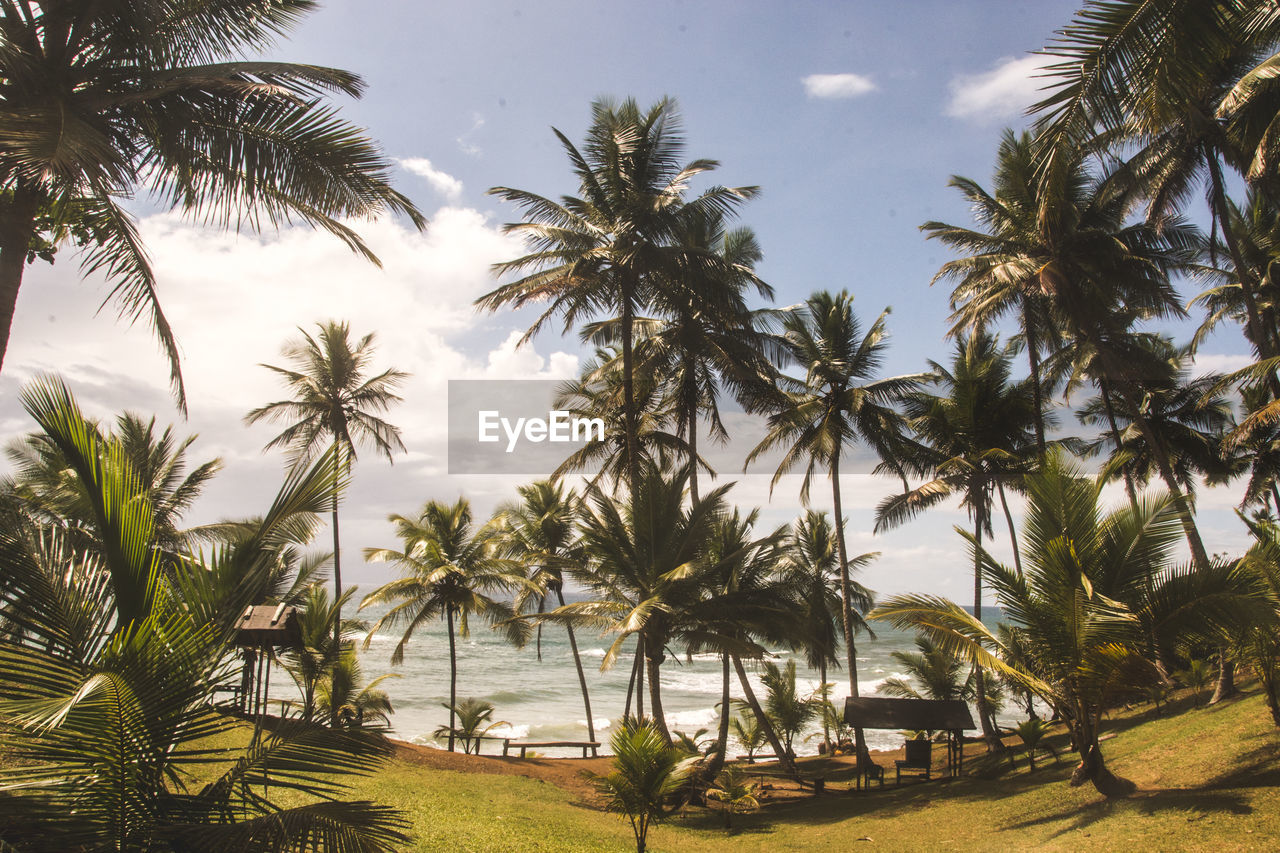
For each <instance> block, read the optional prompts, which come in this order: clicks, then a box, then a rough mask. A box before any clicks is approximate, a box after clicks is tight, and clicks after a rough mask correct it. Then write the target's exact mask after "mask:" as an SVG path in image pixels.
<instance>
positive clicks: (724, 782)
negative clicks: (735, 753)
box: [707, 764, 760, 829]
mask: <svg viewBox="0 0 1280 853" xmlns="http://www.w3.org/2000/svg"><path fill="white" fill-rule="evenodd" d="M759 789H760V783H759V782H755V781H752V780H751V779H749V778H748V777H747V774H746V773H745V772H744V771H743V770H742V769H741V768H739V767H736V766H734V765H732V764H730V765H728V766H727V767H725V768H724V769H723V770H721V771H720V775H719V776H717V777H716V780H715V782H713V783H712V785H711V787H710V788H708V789H707V798H708V799H712V800H716V801H717V802H719V803H721V804H722V805H723V809H724V828H725V829H733V815H734V813H741V812H750V811H755V810H756V809H758V808H760V799H759V798H758V797H757V796H756V793H757V791H759Z"/></svg>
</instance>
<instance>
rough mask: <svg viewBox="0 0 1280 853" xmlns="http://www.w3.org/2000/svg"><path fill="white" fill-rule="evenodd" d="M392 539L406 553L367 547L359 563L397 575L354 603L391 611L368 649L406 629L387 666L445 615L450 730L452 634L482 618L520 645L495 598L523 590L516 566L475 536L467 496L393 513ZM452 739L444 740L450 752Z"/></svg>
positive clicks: (488, 535) (454, 680) (454, 663)
mask: <svg viewBox="0 0 1280 853" xmlns="http://www.w3.org/2000/svg"><path fill="white" fill-rule="evenodd" d="M389 520H390V521H391V522H392V524H394V525H395V527H396V535H397V536H398V537H399V538H400V539H401V541H403V542H404V548H403V549H402V550H400V551H395V550H392V549H390V548H366V549H365V552H364V556H365V559H366V560H368V561H370V562H374V563H383V562H385V563H392V564H393V565H395V566H396V567H398V568H399V569H400V570H401V572H402V576H401V577H400V578H399V579H397V580H393V581H391V582H390V583H386V584H383V585H382V586H380V587H378V588H377V589H376V590H374V591H373V592H371V593H369V594H368V595H366V596H365V597H364V599H363V600H362V601H361V602H360V608H361V609H362V610H363V609H364V608H366V607H371V606H376V605H390V609H389V610H388V611H387V612H386V613H385V614H383V615H382V616H381V617H380V618H379V619H378V621H376V622H374V623H373V627H372V628H371V629H370V630H369V633H368V635H367V636H366V637H365V641H364V647H365V648H366V649H368V648H369V644H370V643H371V642H372V641H373V636H374V635H375V634H377V633H378V632H379V631H381V630H382V629H383V628H397V627H400V626H404V633H403V634H402V635H401V636H400V640H399V642H397V643H396V647H395V650H394V651H392V653H391V663H392V664H399V663H402V662H403V661H404V653H405V647H406V646H408V644H409V640H410V639H411V638H412V637H413V634H414V631H416V630H417V629H418V628H419V627H421V626H422V625H423V624H425V623H426V622H427V621H429V620H431V619H438V618H440V617H441V616H443V617H444V619H445V623H446V625H447V626H448V632H449V728H450V729H451V730H452V729H454V728H456V726H455V717H456V713H457V712H456V709H457V705H458V653H457V648H456V641H455V637H454V635H455V625H456V633H457V634H460V635H461V636H462V637H463V638H464V639H465V638H466V637H469V636H470V635H471V631H470V618H471V617H472V616H480V617H483V618H484V619H485V620H486V621H488V622H489V624H490V625H492V626H494V627H495V629H497V630H500V631H502V633H503V634H504V635H505V636H506V638H507V639H508V640H509V641H511V642H512V643H515V644H516V645H521V644H523V643H524V641H525V639H526V637H527V635H528V627H527V625H526V624H525V623H523V622H521V621H519V620H517V619H514V618H513V617H514V616H515V611H513V610H512V608H511V605H510V604H508V603H507V602H506V601H503V600H499V599H497V598H494V597H493V595H494V594H498V593H508V592H510V591H512V590H514V589H518V588H520V587H522V586H524V585H525V584H526V581H525V579H524V577H523V575H521V574H520V572H519V569H518V567H516V566H514V565H513V564H512V563H510V562H509V561H507V560H504V559H502V558H500V557H498V556H496V553H495V551H496V549H495V547H494V543H493V534H492V531H490V530H488V529H485V528H482V529H480V530H478V531H477V530H473V525H472V520H471V505H470V504H469V503H468V502H467V500H466V499H465V498H459V499H458V501H457V503H454V504H446V503H442V502H440V501H427V503H426V505H425V506H423V508H422V510H421V511H420V512H419V513H418V515H417V517H416V518H406V517H405V516H402V515H392V516H391V517H390V519H389ZM455 740H456V738H455V736H454V735H453V734H452V733H451V734H450V735H449V751H450V752H452V751H453V747H454V742H455Z"/></svg>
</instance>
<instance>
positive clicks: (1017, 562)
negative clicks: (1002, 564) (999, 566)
mask: <svg viewBox="0 0 1280 853" xmlns="http://www.w3.org/2000/svg"><path fill="white" fill-rule="evenodd" d="M996 490H997V491H998V492H999V494H1000V507H1001V508H1002V509H1003V510H1004V523H1005V524H1007V525H1008V526H1009V542H1010V544H1012V545H1013V567H1014V568H1015V569H1016V570H1017V572H1018V576H1019V577H1022V557H1021V555H1020V554H1019V549H1018V532H1017V530H1016V529H1015V528H1014V524H1013V513H1011V512H1009V501H1008V500H1006V499H1005V496H1004V483H1002V482H1001V481H999V480H996Z"/></svg>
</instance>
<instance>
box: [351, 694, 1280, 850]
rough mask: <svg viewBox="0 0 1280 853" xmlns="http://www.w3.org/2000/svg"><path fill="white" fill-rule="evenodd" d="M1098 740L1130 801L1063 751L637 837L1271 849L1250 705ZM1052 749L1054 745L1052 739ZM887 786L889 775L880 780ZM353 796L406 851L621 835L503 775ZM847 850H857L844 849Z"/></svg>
mask: <svg viewBox="0 0 1280 853" xmlns="http://www.w3.org/2000/svg"><path fill="white" fill-rule="evenodd" d="M1111 730H1112V731H1115V732H1116V736H1115V737H1114V738H1111V739H1109V740H1107V741H1106V742H1105V743H1104V744H1103V748H1104V752H1105V755H1106V757H1107V761H1108V764H1109V765H1110V766H1111V768H1112V769H1113V770H1114V771H1115V772H1116V773H1118V774H1120V775H1122V776H1126V777H1128V778H1130V779H1133V780H1134V781H1135V782H1137V783H1138V786H1139V789H1140V790H1139V792H1138V793H1137V794H1136V795H1135V796H1133V797H1131V798H1129V799H1127V800H1123V801H1117V802H1107V801H1106V800H1105V799H1103V798H1102V797H1101V796H1099V795H1098V794H1097V793H1096V792H1094V791H1093V789H1092V788H1090V787H1082V788H1071V787H1069V786H1068V785H1067V782H1066V780H1067V777H1068V775H1069V774H1070V770H1071V767H1072V764H1073V761H1072V760H1071V758H1070V757H1069V756H1066V755H1064V756H1063V759H1062V761H1061V762H1060V763H1057V764H1055V763H1054V762H1053V760H1052V759H1051V758H1050V759H1047V761H1046V762H1045V763H1044V764H1043V766H1041V762H1040V761H1039V760H1038V761H1037V767H1038V769H1037V770H1036V772H1035V773H1030V772H1029V771H1028V770H1027V764H1026V760H1025V758H1020V759H1019V761H1018V767H1017V769H1016V770H1012V771H1005V772H1004V773H1003V774H1001V775H1000V776H998V777H997V778H994V779H978V778H965V779H962V780H958V781H954V782H933V783H928V784H916V785H904V786H903V787H902V788H894V787H893V785H892V783H890V785H889V786H887V787H886V788H884V789H883V791H881V790H879V789H877V790H875V791H874V792H873V793H871V794H869V795H868V794H862V795H852V794H845V793H842V792H841V793H829V794H827V795H824V796H822V797H820V798H813V799H807V800H803V801H799V802H794V803H790V804H779V805H775V806H772V807H770V808H768V809H766V810H764V811H763V812H760V813H757V814H755V815H747V816H741V817H738V818H736V819H735V831H734V832H733V833H732V834H729V833H726V831H725V830H724V829H722V828H721V826H722V824H721V818H720V816H719V815H717V814H711V813H708V812H706V811H703V810H701V809H691V810H690V811H689V812H687V813H686V814H683V815H680V816H676V817H674V818H671V819H670V820H668V821H667V822H666V823H664V824H662V825H660V826H658V827H656V828H655V829H654V830H653V832H652V834H651V836H650V848H651V849H652V850H655V851H663V850H667V851H674V850H699V851H701V850H726V851H727V850H735V851H736V850H769V851H773V850H826V849H831V850H834V849H849V848H857V849H862V848H863V847H864V846H865V848H866V849H886V850H917V849H918V850H925V849H936V848H947V847H954V848H957V849H960V848H963V849H965V850H1011V849H1012V850H1019V849H1026V848H1031V847H1035V848H1042V849H1046V850H1058V849H1062V850H1066V849H1082V848H1086V847H1093V848H1101V849H1107V850H1131V849H1141V850H1215V851H1216V850H1274V849H1275V848H1276V846H1277V839H1280V788H1277V785H1280V757H1278V756H1280V730H1277V729H1275V727H1274V726H1273V725H1272V723H1271V718H1270V716H1269V715H1268V713H1267V711H1266V708H1265V706H1264V705H1263V703H1262V701H1261V699H1260V697H1258V696H1257V695H1247V696H1246V697H1245V698H1243V699H1240V700H1236V701H1232V702H1228V703H1225V704H1222V705H1219V706H1217V707H1213V708H1202V709H1189V710H1182V711H1180V712H1177V713H1171V714H1170V715H1169V716H1167V717H1164V718H1156V719H1149V713H1148V712H1145V711H1142V712H1139V713H1137V714H1135V715H1132V716H1121V717H1120V718H1119V719H1117V720H1116V721H1115V723H1114V725H1113V726H1112V728H1111ZM1054 743H1055V745H1058V746H1061V737H1060V736H1059V737H1058V738H1055V739H1054ZM889 776H890V778H891V779H892V771H890V773H889ZM359 795H360V796H361V797H368V798H370V799H374V800H377V801H380V802H384V803H388V804H391V805H394V806H397V807H398V808H401V809H403V810H404V811H405V812H406V813H407V815H408V816H409V818H410V820H411V821H412V824H413V830H412V831H413V834H414V836H415V847H414V848H413V849H417V850H458V851H464V850H467V851H490V850H494V851H498V850H512V851H516V850H602V849H604V850H620V851H621V850H627V849H633V847H632V841H631V832H630V828H629V826H628V824H627V823H626V822H625V820H623V819H621V818H620V817H617V816H614V815H609V814H603V813H601V812H599V811H597V810H595V809H593V808H591V807H590V806H589V805H587V804H584V803H582V802H581V801H580V798H579V797H578V796H577V795H575V794H572V793H569V792H566V791H563V790H561V789H559V788H556V787H555V786H553V785H550V784H547V783H544V782H539V781H535V780H532V779H526V778H523V777H517V776H494V775H481V774H466V773H457V772H452V771H445V770H436V769H432V768H427V767H422V766H419V765H413V764H408V763H404V762H400V761H393V762H391V763H389V764H388V765H387V766H386V767H385V768H384V769H383V770H382V771H381V772H379V773H378V774H377V775H376V776H374V777H372V778H370V779H368V780H364V781H362V782H361V783H359ZM859 841H861V842H862V844H859V843H858V842H859Z"/></svg>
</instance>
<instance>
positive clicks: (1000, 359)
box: [875, 332, 1036, 747]
mask: <svg viewBox="0 0 1280 853" xmlns="http://www.w3.org/2000/svg"><path fill="white" fill-rule="evenodd" d="M1010 362H1011V358H1010V355H1009V350H1008V349H1007V348H1003V349H1002V348H1000V347H999V345H998V343H997V341H996V339H995V338H994V337H992V336H991V335H989V334H987V333H985V332H977V333H975V334H973V335H970V336H969V337H968V338H966V339H962V340H959V341H957V342H956V348H955V355H954V357H953V358H952V365H951V368H950V369H948V368H946V367H944V366H942V365H940V364H938V363H937V362H933V361H931V362H930V366H931V367H932V369H933V372H932V377H931V378H932V380H933V383H934V384H935V385H936V386H937V389H938V393H933V392H931V391H928V390H923V389H922V390H917V391H913V392H911V393H909V394H907V395H906V398H905V401H904V404H903V413H904V414H905V415H906V417H907V423H908V424H909V425H910V428H911V431H912V432H913V433H914V434H915V440H914V441H913V442H911V443H910V445H909V450H908V451H907V452H906V453H904V454H903V455H902V459H901V461H902V463H903V464H904V465H905V466H907V467H909V468H910V469H911V470H913V471H914V472H915V473H917V474H922V475H924V476H930V477H932V478H933V479H931V480H929V481H927V482H925V483H923V484H921V485H919V486H917V487H916V488H914V489H909V490H907V491H905V492H904V493H903V494H900V495H894V496H891V497H888V498H885V499H884V500H883V501H881V503H880V505H879V506H878V507H876V526H875V530H876V532H879V531H881V530H886V529H889V528H892V527H895V526H897V525H898V524H901V523H902V522H903V521H906V520H907V519H909V518H911V517H913V516H915V515H916V514H918V513H920V512H923V511H924V510H925V509H928V508H929V507H932V506H936V505H937V504H939V503H941V502H942V501H945V500H948V499H950V498H953V497H956V496H959V497H960V502H961V504H962V505H963V506H964V507H965V508H966V509H967V510H968V511H969V516H970V518H972V519H973V536H974V540H975V541H976V542H977V543H978V549H979V550H980V549H981V546H982V537H983V536H984V535H991V534H992V532H993V531H992V525H991V516H992V508H993V504H994V502H995V495H996V493H997V492H998V493H999V495H1000V500H1001V503H1002V505H1003V506H1004V510H1005V517H1006V519H1007V520H1008V522H1009V536H1010V539H1011V540H1012V542H1013V548H1014V553H1015V556H1016V554H1017V548H1018V542H1017V536H1016V534H1015V532H1014V528H1013V519H1012V516H1011V515H1010V514H1009V506H1008V503H1007V501H1006V500H1005V495H1004V487H1005V485H1006V484H1007V483H1017V482H1018V481H1020V480H1021V477H1022V475H1023V473H1025V472H1026V471H1027V470H1028V469H1029V467H1030V463H1031V460H1032V458H1033V454H1034V452H1035V449H1036V442H1035V433H1034V429H1035V422H1036V418H1035V402H1034V395H1033V394H1032V392H1031V390H1030V389H1029V388H1027V387H1026V386H1025V385H1023V384H1014V383H1011V382H1010V379H1009V374H1010V372H1011V364H1010ZM975 553H977V552H975ZM973 614H974V618H976V619H978V620H979V621H981V620H982V564H981V562H980V561H979V560H978V559H977V558H976V557H975V560H974V564H973ZM975 688H976V696H977V702H978V716H979V717H980V719H981V721H982V731H983V734H984V735H985V736H986V738H987V742H988V743H989V744H991V745H992V746H993V747H994V746H995V745H996V744H998V743H1000V742H1001V741H1000V735H999V732H998V731H997V730H996V727H995V723H994V720H993V714H992V709H991V705H990V703H989V702H988V701H987V696H986V685H985V683H984V679H983V677H982V672H981V670H980V669H979V670H978V671H977V672H975Z"/></svg>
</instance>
